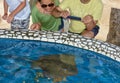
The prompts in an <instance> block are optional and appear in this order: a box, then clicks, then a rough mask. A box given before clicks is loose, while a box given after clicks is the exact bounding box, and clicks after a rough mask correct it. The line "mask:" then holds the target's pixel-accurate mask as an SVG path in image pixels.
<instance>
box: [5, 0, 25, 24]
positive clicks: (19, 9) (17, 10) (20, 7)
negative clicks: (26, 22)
mask: <svg viewBox="0 0 120 83" xmlns="http://www.w3.org/2000/svg"><path fill="white" fill-rule="evenodd" d="M25 6H26V0H24V1H23V2H21V3H20V5H19V6H18V7H17V8H16V9H15V10H14V11H13V12H11V14H10V15H9V17H8V19H7V22H8V23H10V22H11V21H12V20H13V18H14V16H15V15H16V14H17V13H19V12H20V11H21V10H22V9H23V8H24V7H25Z"/></svg>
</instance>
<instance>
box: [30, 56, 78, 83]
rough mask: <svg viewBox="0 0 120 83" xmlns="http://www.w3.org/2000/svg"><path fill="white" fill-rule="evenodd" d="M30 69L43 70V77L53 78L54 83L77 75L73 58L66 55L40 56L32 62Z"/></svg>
mask: <svg viewBox="0 0 120 83" xmlns="http://www.w3.org/2000/svg"><path fill="white" fill-rule="evenodd" d="M32 67H33V68H35V67H40V68H41V69H42V70H43V76H44V77H48V78H53V81H54V82H60V81H63V80H64V79H66V77H67V76H72V75H75V74H77V73H78V70H77V67H76V64H75V57H74V56H73V55H68V54H56V55H55V54H54V55H46V56H42V57H40V58H39V59H38V60H35V61H32Z"/></svg>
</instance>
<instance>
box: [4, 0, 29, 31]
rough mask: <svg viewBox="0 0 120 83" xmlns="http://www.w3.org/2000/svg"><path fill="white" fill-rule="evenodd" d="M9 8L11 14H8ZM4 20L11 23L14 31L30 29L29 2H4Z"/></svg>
mask: <svg viewBox="0 0 120 83" xmlns="http://www.w3.org/2000/svg"><path fill="white" fill-rule="evenodd" d="M8 8H9V12H10V14H8ZM2 18H3V19H4V20H7V22H8V23H11V29H12V30H16V29H18V30H26V29H28V27H29V18H30V6H29V3H28V0H4V15H3V16H2Z"/></svg>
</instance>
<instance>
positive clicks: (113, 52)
mask: <svg viewBox="0 0 120 83" xmlns="http://www.w3.org/2000/svg"><path fill="white" fill-rule="evenodd" d="M0 38H13V39H25V40H26V39H27V40H39V41H45V42H55V43H60V44H67V45H71V46H75V47H79V48H83V49H86V50H91V51H94V52H97V53H100V54H103V55H106V56H108V57H110V58H112V59H114V60H117V61H120V47H119V46H116V45H113V44H110V43H107V42H104V41H100V40H97V39H93V38H86V37H83V36H81V35H78V34H74V33H60V32H49V31H24V32H20V31H18V30H16V31H11V30H3V29H2V30H0Z"/></svg>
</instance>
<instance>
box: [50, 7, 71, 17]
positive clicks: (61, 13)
mask: <svg viewBox="0 0 120 83" xmlns="http://www.w3.org/2000/svg"><path fill="white" fill-rule="evenodd" d="M52 15H53V16H54V17H63V18H67V17H68V16H69V15H70V13H69V12H68V11H67V10H62V9H61V8H60V7H58V6H57V7H55V8H54V10H53V11H52Z"/></svg>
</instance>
